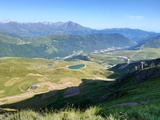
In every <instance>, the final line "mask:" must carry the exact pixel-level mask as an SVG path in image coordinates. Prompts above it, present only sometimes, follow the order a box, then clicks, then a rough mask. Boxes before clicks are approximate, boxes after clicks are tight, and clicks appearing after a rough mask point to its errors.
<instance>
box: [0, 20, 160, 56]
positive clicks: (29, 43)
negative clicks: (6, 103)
mask: <svg viewBox="0 0 160 120" xmlns="http://www.w3.org/2000/svg"><path fill="white" fill-rule="evenodd" d="M158 35H160V34H159V33H154V32H147V31H143V30H139V29H130V28H113V29H103V30H96V29H91V28H88V27H83V26H82V25H79V24H77V23H74V22H72V21H69V22H56V23H52V22H38V23H19V22H15V21H7V22H0V43H1V44H0V49H1V52H0V56H1V57H2V56H20V57H43V58H53V57H59V56H60V57H64V56H67V55H70V54H72V53H73V52H74V51H84V52H93V51H95V50H102V49H109V48H113V47H115V48H121V49H122V48H126V47H133V46H135V45H136V44H137V46H138V47H140V46H141V45H143V44H145V43H146V42H149V41H152V39H153V38H156V37H158ZM152 47H154V46H152Z"/></svg>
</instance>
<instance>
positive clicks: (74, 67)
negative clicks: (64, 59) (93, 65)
mask: <svg viewBox="0 0 160 120" xmlns="http://www.w3.org/2000/svg"><path fill="white" fill-rule="evenodd" d="M84 66H85V64H78V65H72V66H67V67H68V68H69V69H72V70H76V69H80V68H82V67H84Z"/></svg>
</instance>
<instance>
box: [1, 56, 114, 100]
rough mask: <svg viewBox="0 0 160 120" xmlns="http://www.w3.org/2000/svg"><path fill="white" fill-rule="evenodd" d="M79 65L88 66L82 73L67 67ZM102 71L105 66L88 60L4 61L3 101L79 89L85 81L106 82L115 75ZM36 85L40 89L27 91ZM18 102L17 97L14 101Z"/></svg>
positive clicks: (19, 59)
mask: <svg viewBox="0 0 160 120" xmlns="http://www.w3.org/2000/svg"><path fill="white" fill-rule="evenodd" d="M76 64H85V67H83V68H81V69H78V70H71V69H69V68H67V67H66V66H68V65H76ZM100 68H101V66H100V65H98V64H96V63H93V62H85V61H76V62H64V61H61V62H58V61H52V60H46V59H40V58H34V59H30V58H1V59H0V71H1V72H0V83H1V84H0V92H1V94H0V98H4V97H7V96H13V95H17V94H20V96H23V95H24V97H22V99H24V98H27V97H30V96H33V95H35V94H39V93H43V92H48V91H50V90H59V89H64V88H67V87H71V86H78V85H79V84H81V82H82V81H81V80H82V79H84V78H90V79H105V78H106V76H107V75H109V74H111V72H109V71H105V70H103V69H100ZM35 84H39V85H40V87H39V89H37V90H30V91H26V90H27V88H28V87H29V86H32V85H35ZM27 95H28V96H27ZM25 96H26V97H25ZM18 98H19V97H18ZM8 100H9V99H6V100H4V99H3V100H2V101H3V102H4V103H6V102H10V100H9V101H8ZM16 100H17V99H16V98H15V100H13V101H16ZM2 101H1V103H3V102H2ZM11 101H12V100H11Z"/></svg>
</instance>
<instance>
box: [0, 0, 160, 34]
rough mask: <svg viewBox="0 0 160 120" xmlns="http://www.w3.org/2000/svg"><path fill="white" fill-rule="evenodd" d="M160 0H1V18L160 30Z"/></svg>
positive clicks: (19, 20)
mask: <svg viewBox="0 0 160 120" xmlns="http://www.w3.org/2000/svg"><path fill="white" fill-rule="evenodd" d="M159 4H160V1H159V0H101V1H99V0H46V1H44V0H36V1H34V0H14V1H13V0H1V5H0V21H4V20H13V21H17V22H22V23H24V22H59V21H60V22H67V21H73V22H75V23H78V24H80V25H82V26H84V27H89V28H92V29H105V28H132V29H142V30H145V31H154V32H160V23H159V21H160V14H159V11H160V7H159Z"/></svg>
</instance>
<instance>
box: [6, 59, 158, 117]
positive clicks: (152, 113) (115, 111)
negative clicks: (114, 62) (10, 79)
mask: <svg viewBox="0 0 160 120" xmlns="http://www.w3.org/2000/svg"><path fill="white" fill-rule="evenodd" d="M146 62H147V63H148V64H149V63H155V65H154V66H152V67H151V66H148V67H145V68H144V69H143V70H136V71H133V72H129V73H128V74H126V75H124V76H123V77H121V78H119V79H117V80H116V81H115V82H107V81H104V80H96V81H95V80H91V79H89V80H86V79H84V80H83V82H82V83H81V84H80V85H79V86H78V87H79V88H80V91H81V92H80V94H77V95H74V96H70V97H65V94H66V93H67V92H66V91H67V89H69V88H67V89H63V90H59V91H57V93H56V94H54V95H53V94H52V95H53V96H50V97H49V98H47V99H45V97H46V95H49V94H40V95H37V96H34V97H33V98H31V99H28V100H25V101H21V102H18V103H14V104H8V105H5V107H11V108H18V106H21V107H22V106H23V107H25V106H24V105H23V104H25V105H27V106H28V108H32V107H33V108H34V107H35V106H36V105H35V103H36V104H37V105H38V104H39V105H40V103H41V104H42V103H44V102H45V100H48V102H50V101H52V103H51V104H48V108H51V109H52V111H50V112H48V111H33V110H24V111H20V112H18V113H13V114H11V115H10V116H8V117H5V116H3V117H4V118H6V119H8V120H10V119H13V120H14V119H19V120H21V119H25V118H28V119H29V120H32V119H37V120H38V119H71V120H72V119H78V120H80V119H100V120H101V119H102V120H103V119H108V120H114V119H115V120H117V119H122V120H123V119H133V120H139V119H140V120H141V119H142V120H158V119H160V109H159V106H160V102H159V99H160V94H159V90H160V89H159V85H160V82H159V80H160V74H159V73H160V67H159V66H158V64H159V63H160V59H157V60H150V61H146ZM137 64H140V62H137V63H133V64H131V65H129V66H128V69H132V68H133V67H134V65H137ZM125 69H126V68H122V69H121V70H125ZM55 98H57V99H58V101H55ZM41 99H43V102H42V101H41V102H40V101H37V102H34V105H33V106H29V105H31V101H32V103H33V101H36V100H41ZM77 103H78V104H77ZM65 106H67V108H65ZM90 106H92V107H90ZM55 108H56V110H55ZM60 108H61V109H60ZM39 113H40V115H39V116H37V114H39Z"/></svg>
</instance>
